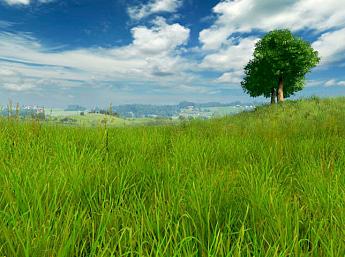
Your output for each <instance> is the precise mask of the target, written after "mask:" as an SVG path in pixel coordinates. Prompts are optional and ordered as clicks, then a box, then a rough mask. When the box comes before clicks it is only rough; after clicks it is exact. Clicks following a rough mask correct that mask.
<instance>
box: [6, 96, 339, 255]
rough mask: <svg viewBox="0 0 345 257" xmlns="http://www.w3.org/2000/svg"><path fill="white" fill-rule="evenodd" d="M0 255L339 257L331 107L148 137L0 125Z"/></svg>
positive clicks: (147, 133)
mask: <svg viewBox="0 0 345 257" xmlns="http://www.w3.org/2000/svg"><path fill="white" fill-rule="evenodd" d="M0 142H1V144H0V171H1V172H0V185H1V186H0V256H8V257H12V256H13V257H14V256H20V257H28V256H34V257H37V256H39V257H40V256H47V257H50V256H54V257H55V256H59V257H62V256H66V257H67V256H68V257H70V256H169V257H170V256H313V257H314V256H336V257H339V256H344V253H345V241H344V238H345V174H344V173H345V172H344V167H345V99H344V98H338V99H325V100H319V99H316V98H315V99H311V100H302V101H295V102H286V103H284V104H281V105H277V106H264V107H260V108H258V109H257V110H256V111H253V112H247V113H242V114H239V115H235V116H232V117H226V118H221V119H215V120H210V121H192V122H188V123H182V124H180V125H176V126H156V127H144V126H142V127H129V128H108V129H106V128H105V127H102V126H101V127H98V128H97V127H95V128H86V127H66V126H53V125H49V126H48V125H42V124H40V123H38V122H37V121H30V122H18V121H16V120H15V119H11V120H7V119H2V120H0Z"/></svg>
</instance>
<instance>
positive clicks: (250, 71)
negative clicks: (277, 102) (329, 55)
mask: <svg viewBox="0 0 345 257" xmlns="http://www.w3.org/2000/svg"><path fill="white" fill-rule="evenodd" d="M253 57H254V58H253V59H252V60H250V61H249V63H248V64H247V65H246V66H245V68H244V72H245V77H244V79H243V81H242V83H241V85H242V88H243V89H244V91H245V92H246V93H248V94H249V95H250V96H252V97H257V96H265V97H270V96H272V92H277V90H278V87H279V82H281V87H282V90H283V92H284V95H285V96H286V97H289V96H291V95H293V94H294V93H295V92H297V91H300V90H302V89H303V87H304V83H305V75H306V74H307V73H308V72H310V70H311V69H312V68H313V67H315V66H316V65H317V64H318V63H319V61H320V58H319V56H318V52H317V51H315V50H314V49H313V48H312V47H311V45H310V43H309V42H306V41H304V40H303V39H301V38H298V37H295V36H294V35H293V34H292V33H291V32H290V31H289V30H287V29H284V30H274V31H271V32H269V33H268V34H266V35H265V36H264V37H263V38H262V39H261V40H260V41H259V42H257V44H256V46H255V50H254V55H253ZM283 83H284V87H283Z"/></svg>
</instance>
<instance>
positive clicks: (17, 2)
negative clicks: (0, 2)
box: [4, 0, 30, 5]
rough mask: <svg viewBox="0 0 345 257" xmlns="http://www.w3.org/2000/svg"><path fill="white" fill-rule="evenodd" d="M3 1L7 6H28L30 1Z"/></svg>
mask: <svg viewBox="0 0 345 257" xmlns="http://www.w3.org/2000/svg"><path fill="white" fill-rule="evenodd" d="M4 1H5V2H6V3H7V4H9V5H16V4H21V5H27V4H30V0H4Z"/></svg>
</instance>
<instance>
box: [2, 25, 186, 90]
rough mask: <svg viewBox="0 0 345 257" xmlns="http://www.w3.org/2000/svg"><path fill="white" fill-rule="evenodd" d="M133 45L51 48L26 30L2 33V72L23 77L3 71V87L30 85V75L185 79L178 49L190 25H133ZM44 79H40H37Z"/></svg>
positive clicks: (73, 78)
mask: <svg viewBox="0 0 345 257" xmlns="http://www.w3.org/2000/svg"><path fill="white" fill-rule="evenodd" d="M131 32H132V36H133V41H132V43H131V44H129V45H127V46H123V47H118V48H108V49H99V48H97V49H95V48H92V49H78V50H70V51H61V52H56V51H49V49H47V48H46V47H44V46H43V45H42V44H41V43H40V42H39V41H37V40H36V39H35V38H33V37H31V36H30V35H27V34H13V33H6V32H0V57H1V60H0V62H1V66H2V67H4V68H7V70H4V69H3V71H2V73H6V74H7V73H8V74H7V75H9V73H11V72H13V71H17V72H19V73H20V74H21V76H20V77H22V78H24V77H25V78H26V81H24V80H21V81H12V80H10V77H15V76H13V74H12V76H3V79H2V81H1V82H2V83H3V84H6V85H7V86H6V88H7V89H13V90H14V89H15V88H17V89H29V87H28V86H25V87H24V86H23V87H22V88H20V87H18V86H17V87H15V86H14V85H20V83H21V84H22V85H24V84H26V83H27V82H28V81H27V80H28V79H29V78H30V81H31V79H32V78H36V79H37V80H42V79H50V80H55V81H61V80H64V81H76V83H80V81H81V82H85V83H86V82H87V83H90V82H92V81H93V82H95V84H97V83H101V82H105V81H108V82H111V81H112V82H114V81H128V80H132V81H138V82H145V81H146V82H148V81H151V82H152V81H155V82H159V83H162V84H164V83H166V84H169V83H170V82H172V81H179V80H181V81H183V80H185V78H184V77H185V76H187V75H186V74H185V67H187V66H188V64H187V60H185V59H184V58H182V57H181V56H179V54H178V52H179V49H180V48H181V47H183V46H184V45H185V44H186V43H187V42H188V39H189V33H190V31H189V29H188V28H185V27H183V26H182V25H180V24H178V23H175V24H167V23H166V21H165V20H164V19H163V18H157V19H156V20H155V21H154V22H153V25H152V26H151V27H144V26H138V27H135V28H133V29H132V30H131ZM41 84H42V83H41Z"/></svg>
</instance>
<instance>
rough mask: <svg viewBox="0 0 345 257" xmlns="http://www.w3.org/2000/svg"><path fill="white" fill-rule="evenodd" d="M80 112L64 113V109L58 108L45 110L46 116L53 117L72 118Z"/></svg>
mask: <svg viewBox="0 0 345 257" xmlns="http://www.w3.org/2000/svg"><path fill="white" fill-rule="evenodd" d="M79 114H80V111H64V109H58V108H53V109H47V110H46V115H51V116H53V117H58V116H65V117H66V116H73V115H79Z"/></svg>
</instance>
